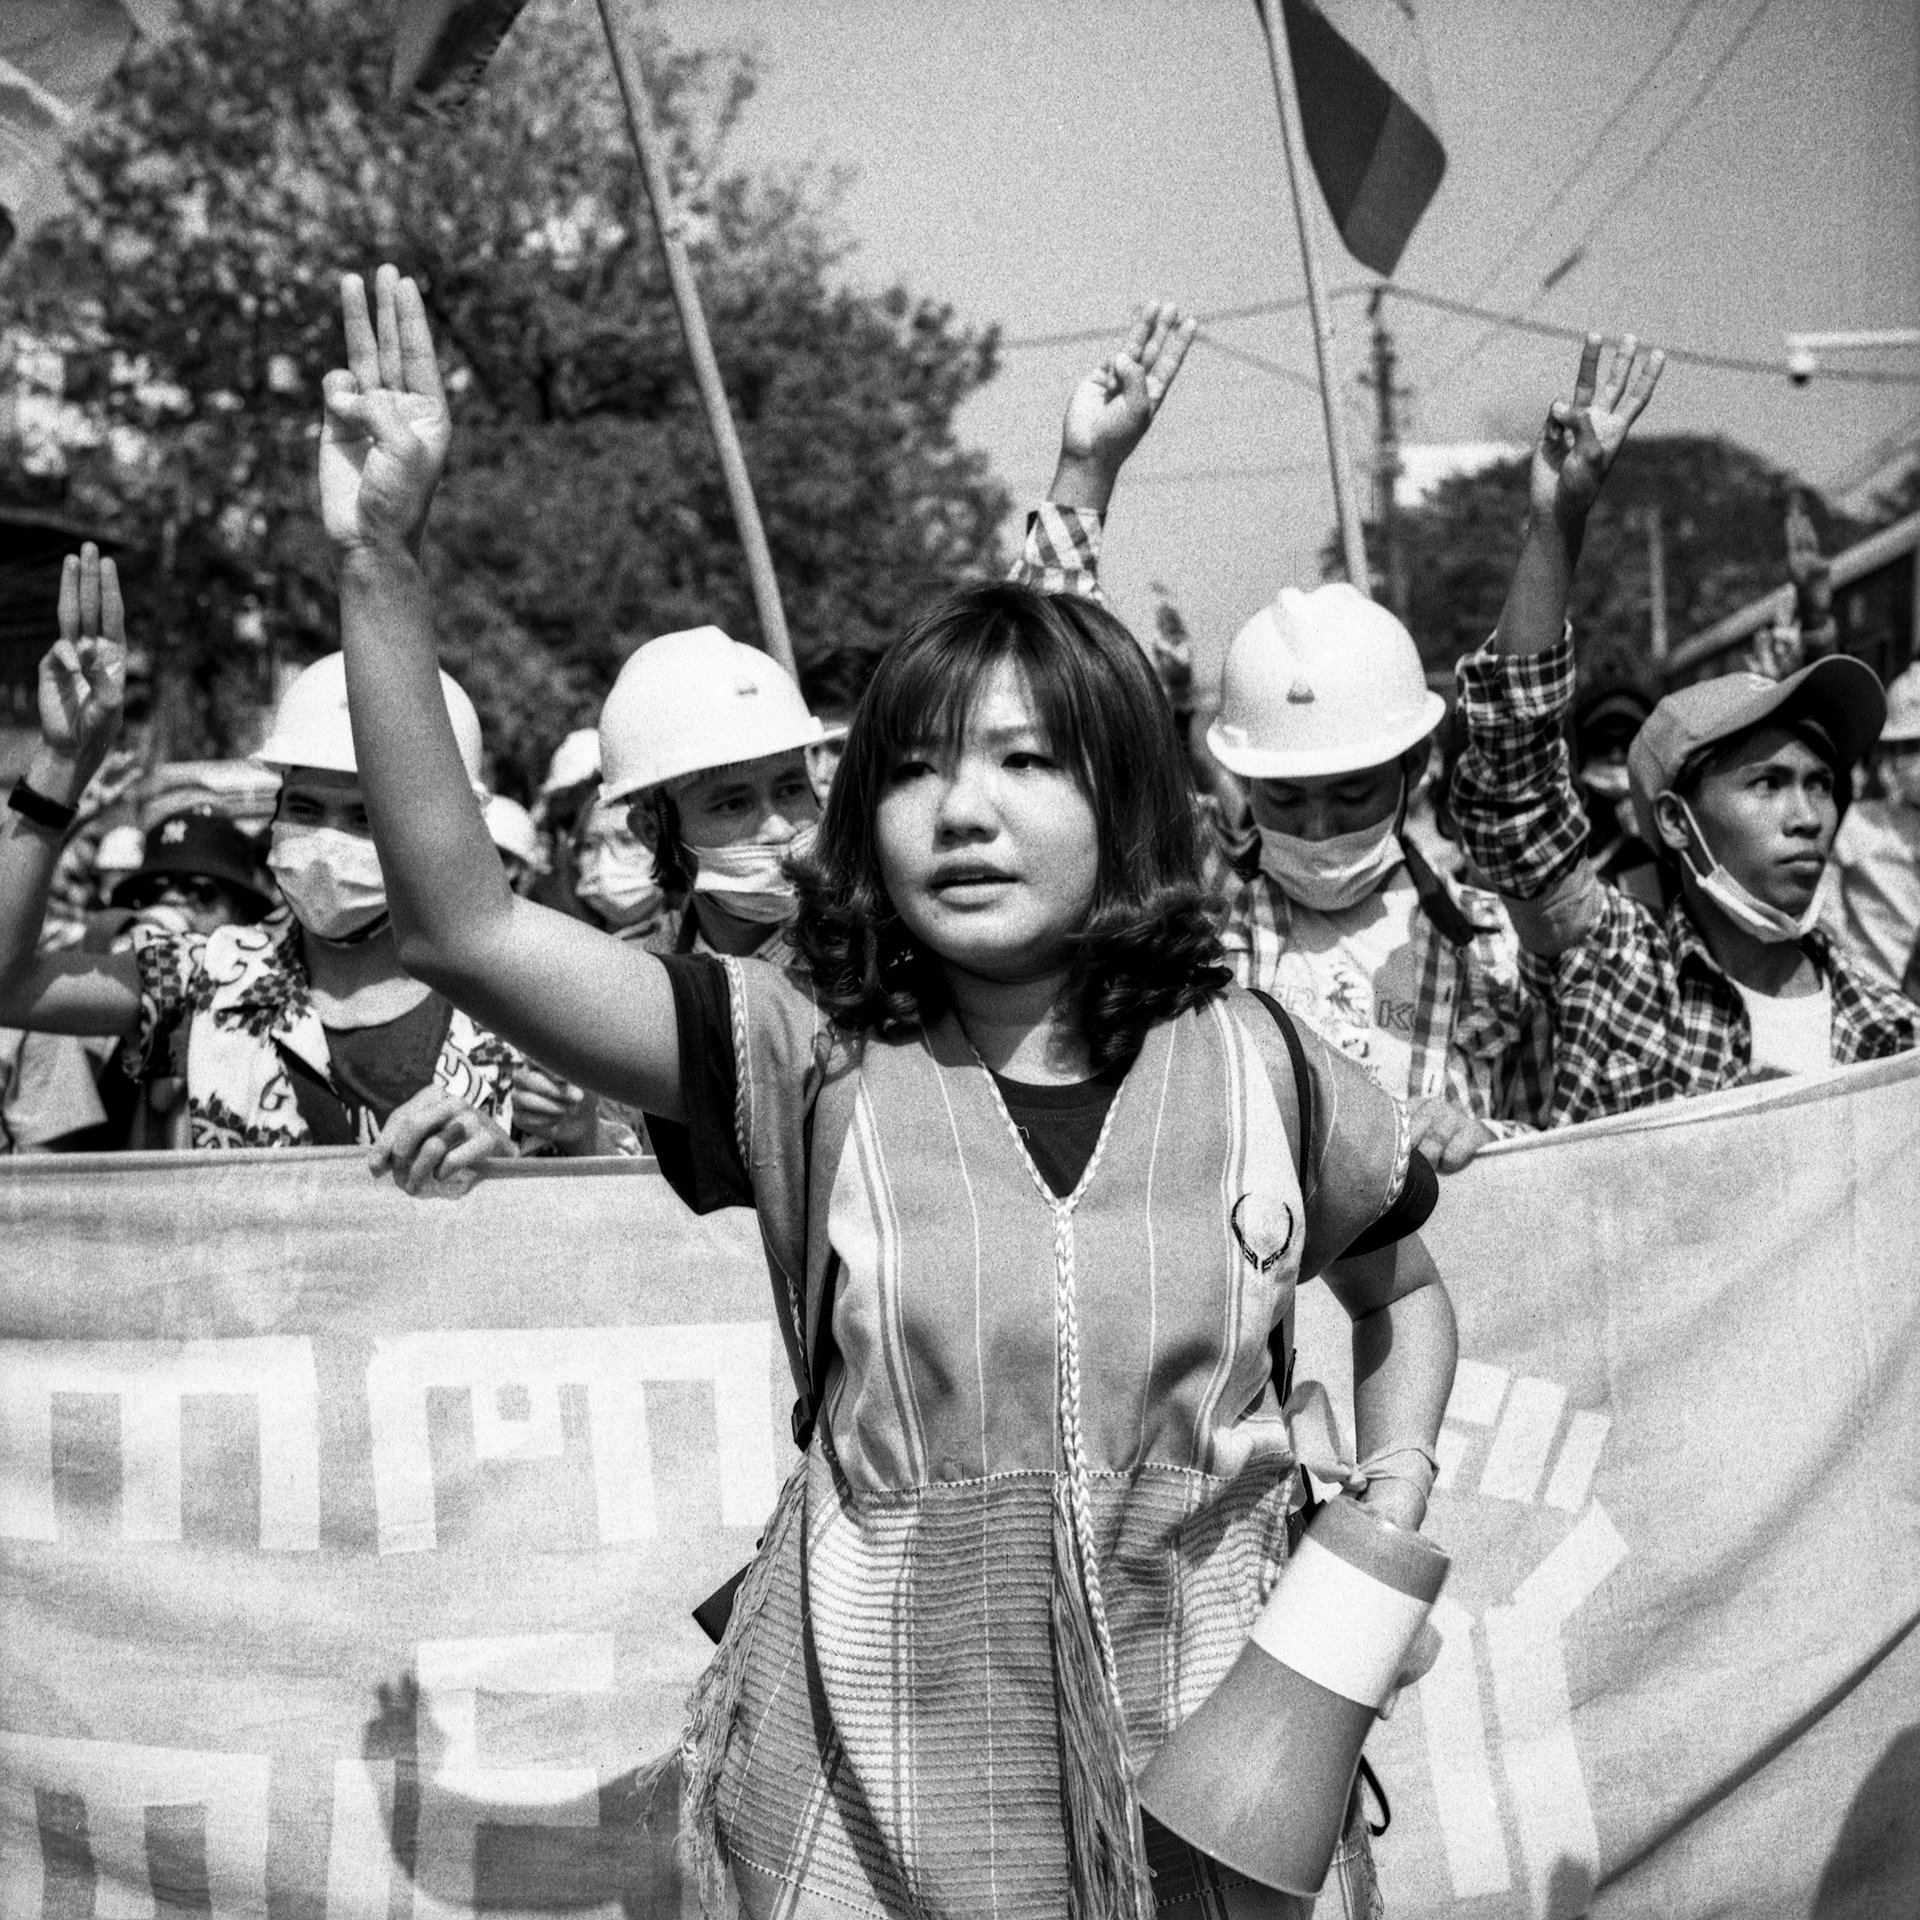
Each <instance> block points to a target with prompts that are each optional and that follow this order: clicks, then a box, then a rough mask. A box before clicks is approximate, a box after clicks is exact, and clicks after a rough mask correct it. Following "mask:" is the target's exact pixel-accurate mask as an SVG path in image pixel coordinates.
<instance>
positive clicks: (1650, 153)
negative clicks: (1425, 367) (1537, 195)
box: [1432, 0, 1773, 386]
mask: <svg viewBox="0 0 1920 1920" xmlns="http://www.w3.org/2000/svg"><path fill="white" fill-rule="evenodd" d="M1772 5H1773V0H1759V4H1758V5H1757V6H1755V8H1754V9H1753V11H1752V12H1751V13H1749V14H1748V15H1747V17H1746V19H1745V20H1743V21H1742V22H1741V24H1740V29H1739V31H1738V32H1737V33H1736V34H1735V35H1734V36H1733V38H1732V39H1731V40H1730V41H1728V43H1727V44H1726V46H1724V47H1723V48H1722V49H1721V50H1720V54H1719V57H1718V58H1717V59H1716V60H1715V61H1714V62H1713V64H1712V65H1711V66H1710V67H1708V69H1707V71H1706V72H1705V73H1704V74H1703V75H1702V76H1701V78H1700V81H1699V83H1698V85H1696V86H1695V88H1694V89H1693V91H1692V92H1691V93H1690V94H1689V95H1688V96H1687V98H1686V100H1685V102H1684V103H1683V104H1682V106H1681V108H1680V111H1679V113H1677V114H1676V115H1675V116H1674V118H1673V119H1672V120H1671V121H1669V122H1668V124H1667V130H1666V131H1665V132H1664V133H1663V134H1661V136H1660V138H1659V139H1658V140H1656V141H1655V142H1654V143H1653V145H1652V146H1651V147H1649V148H1648V149H1647V151H1646V152H1645V153H1644V154H1643V155H1642V156H1641V158H1640V163H1639V165H1638V166H1636V167H1635V168H1634V170H1633V171H1632V172H1631V173H1630V174H1628V175H1627V177H1626V179H1625V180H1624V181H1622V182H1621V184H1620V185H1619V186H1618V187H1616V188H1615V189H1614V191H1613V192H1612V194H1611V195H1610V196H1609V197H1608V198H1607V200H1606V201H1605V203H1604V204H1603V205H1602V206H1601V208H1600V211H1599V212H1598V213H1596V214H1595V215H1594V216H1593V218H1592V219H1591V220H1589V221H1588V222H1587V224H1586V226H1585V227H1584V228H1583V229H1582V231H1581V233H1580V235H1579V237H1578V238H1577V239H1576V240H1575V241H1574V242H1573V244H1572V245H1571V246H1569V247H1568V248H1567V250H1566V252H1565V253H1564V254H1563V255H1562V256H1561V259H1560V261H1559V262H1558V263H1557V265H1556V266H1555V267H1554V269H1553V271H1552V272H1550V273H1549V274H1548V275H1547V276H1546V279H1545V282H1544V283H1543V284H1542V286H1541V287H1540V289H1539V291H1538V292H1536V293H1535V294H1534V296H1533V298H1532V299H1531V300H1530V301H1528V303H1527V305H1526V308H1525V309H1524V311H1525V312H1526V313H1528V314H1531V313H1533V312H1534V311H1535V310H1536V309H1537V308H1538V307H1539V305H1540V303H1541V301H1542V300H1543V299H1545V298H1546V296H1547V294H1548V293H1549V292H1550V291H1551V290H1552V288H1553V287H1555V286H1557V285H1558V284H1559V283H1560V281H1562V280H1563V279H1565V278H1566V275H1567V273H1568V272H1570V271H1571V270H1572V268H1573V267H1575V266H1577V265H1578V264H1579V261H1580V259H1581V257H1582V256H1583V255H1584V254H1585V252H1586V249H1587V243H1588V241H1590V240H1591V239H1592V238H1593V236H1594V235H1595V234H1596V233H1597V232H1599V230H1600V228H1601V227H1602V226H1603V225H1605V223H1606V222H1607V221H1608V220H1609V219H1611V218H1612V216H1613V214H1614V212H1615V211H1616V210H1617V209H1618V207H1619V206H1620V204H1621V203H1622V202H1623V201H1624V200H1625V199H1626V197H1627V195H1628V194H1630V193H1631V192H1632V191H1633V190H1634V188H1635V187H1637V186H1638V185H1639V184H1640V182H1641V181H1642V180H1644V179H1645V178H1646V177H1647V175H1648V174H1649V173H1650V172H1651V171H1652V170H1653V167H1654V165H1655V163H1656V162H1657V161H1658V160H1659V158H1660V156H1661V155H1662V154H1663V153H1665V152H1666V150H1667V148H1668V147H1669V146H1671V145H1672V143H1673V140H1674V138H1675V136H1676V135H1677V134H1678V133H1679V131H1680V129H1681V128H1682V127H1684V126H1685V125H1686V123H1687V122H1688V121H1689V120H1690V119H1692V117H1693V114H1694V111H1695V109H1696V108H1698V107H1699V105H1700V103H1701V102H1702V101H1703V100H1704V99H1705V98H1706V97H1707V95H1708V94H1709V93H1710V92H1711V91H1712V90H1713V85H1714V82H1715V81H1717V80H1718V79H1719V78H1720V76H1721V75H1722V74H1723V73H1725V72H1726V70H1727V68H1728V67H1729V66H1731V65H1732V64H1733V61H1734V59H1735V57H1736V56H1737V55H1738V54H1739V52H1740V49H1741V48H1742V47H1744V46H1745V45H1746V44H1747V42H1748V40H1750V39H1751V38H1752V37H1753V31H1754V29H1755V28H1756V27H1757V26H1759V24H1760V20H1761V17H1762V16H1763V15H1764V14H1765V13H1766V12H1767V10H1768V9H1769V8H1770V7H1771V6H1772ZM1518 324H1519V321H1518V320H1517V319H1512V320H1508V321H1505V322H1503V323H1502V324H1499V325H1495V326H1491V327H1489V328H1488V329H1487V330H1486V331H1485V332H1484V333H1482V334H1481V335H1480V336H1479V337H1478V338H1477V339H1475V340H1474V341H1472V342H1471V343H1470V344H1469V345H1468V346H1467V347H1466V348H1465V349H1464V350H1463V351H1462V352H1460V353H1458V354H1456V355H1455V356H1454V357H1453V358H1452V359H1451V360H1449V361H1448V362H1447V364H1446V365H1445V366H1444V367H1442V368H1441V369H1440V371H1439V372H1438V373H1436V374H1435V375H1434V376H1433V378H1432V384H1433V385H1435V386H1439V385H1441V384H1443V383H1444V382H1445V381H1447V380H1448V379H1450V378H1451V377H1452V376H1453V375H1454V374H1456V373H1458V372H1459V371H1460V369H1461V368H1462V367H1464V366H1465V365H1466V364H1467V362H1468V361H1469V360H1472V359H1475V358H1476V357H1477V356H1478V355H1479V353H1480V352H1481V350H1482V349H1483V348H1484V347H1485V346H1486V345H1487V344H1488V343H1489V342H1490V341H1492V340H1494V339H1496V338H1498V336H1499V335H1500V334H1501V333H1503V332H1505V331H1506V329H1507V327H1508V326H1515V325H1518Z"/></svg>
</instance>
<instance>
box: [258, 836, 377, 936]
mask: <svg viewBox="0 0 1920 1920" xmlns="http://www.w3.org/2000/svg"><path fill="white" fill-rule="evenodd" d="M267 866H268V869H269V870H270V871H271V872H272V874H273V877H274V879H275V880H277V881H278V882H279V883H280V891H281V892H282V893H283V894H284V895H285V896H286V901H287V905H288V906H289V907H291V908H292V909H293V917H294V918H295V919H296V920H298V921H299V922H300V924H301V925H302V926H303V927H305V928H306V930H307V931H308V932H309V933H311V934H313V935H315V936H316V937H317V938H319V939H321V940H339V941H348V940H351V939H353V937H354V936H355V935H356V934H366V933H371V932H372V931H373V930H374V928H375V927H376V926H378V925H379V923H380V922H381V921H382V920H384V919H385V918H386V913H387V883H386V878H385V876H384V875H383V874H382V873H381V871H380V855H379V852H378V850H377V849H376V848H375V847H374V844H373V842H372V841H371V840H368V839H366V838H364V837H363V836H362V835H360V834H357V833H342V832H341V831H340V829H339V828H338V827H305V826H296V825H293V824H291V823H289V822H283V821H275V822H274V828H273V849H272V851H271V852H270V853H269V854H268V855H267Z"/></svg>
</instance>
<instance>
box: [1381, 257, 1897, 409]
mask: <svg viewBox="0 0 1920 1920" xmlns="http://www.w3.org/2000/svg"><path fill="white" fill-rule="evenodd" d="M1387 293H1388V296H1389V297H1390V298H1392V299H1397V300H1411V301H1412V302H1413V303H1414V305H1415V306H1419V307H1432V308H1433V309H1434V310H1435V311H1436V312H1439V313H1452V314H1459V315H1462V316H1464V317H1465V318H1467V319H1469V320H1486V321H1490V322H1492V323H1493V326H1492V332H1494V333H1499V332H1504V331H1511V332H1514V333H1533V334H1538V335H1540V336H1541V337H1542V338H1544V339H1549V340H1585V339H1586V337H1587V329H1585V328H1583V327H1569V326H1564V325H1561V324H1560V323H1559V322H1557V321H1553V320H1535V319H1534V318H1532V316H1531V315H1529V314H1526V313H1502V312H1501V311H1499V310H1498V309H1497V308H1494V307H1483V306H1481V305H1479V304H1478V303H1477V302H1475V301H1472V300H1455V299H1452V298H1451V297H1450V296H1448V295H1446V294H1444V293H1429V292H1428V291H1427V290H1426V289H1425V288H1424V287H1409V286H1405V285H1403V284H1402V283H1401V282H1399V281H1397V280H1396V281H1394V282H1393V283H1392V284H1391V285H1390V286H1389V287H1388V288H1387ZM1665 352H1666V356H1667V358H1668V359H1669V360H1678V361H1681V362H1683V363H1684V364H1686V365H1688V366H1693V367H1712V368H1715V369H1717V370H1718V371H1719V372H1722V373H1758V374H1765V375H1766V376H1768V377H1769V378H1771V379H1776V380H1777V379H1779V378H1780V377H1781V376H1782V375H1783V374H1784V373H1785V372H1786V362H1785V361H1784V360H1755V359H1751V358H1749V357H1747V356H1746V355H1743V354H1737V353H1711V352H1709V351H1708V350H1707V349H1706V348H1704V347H1667V348H1666V349H1665ZM1456 364H1458V363H1456ZM1440 377H1441V376H1439V375H1436V376H1435V379H1434V382H1433V384H1438V381H1439V379H1440ZM1820 378H1821V379H1822V380H1851V381H1854V382H1855V383H1857V384H1860V385H1864V386H1873V387H1910V386H1914V385H1917V384H1920V373H1889V372H1886V371H1884V370H1882V369H1879V368H1874V367H1822V368H1821V369H1820Z"/></svg>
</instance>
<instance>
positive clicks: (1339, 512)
mask: <svg viewBox="0 0 1920 1920" xmlns="http://www.w3.org/2000/svg"><path fill="white" fill-rule="evenodd" d="M605 3H606V0H602V5H604V4H605ZM1253 4H1254V10H1255V11H1256V12H1257V13H1258V14H1259V15H1260V26H1261V29H1262V31H1263V32H1264V33H1265V34H1266V36H1267V64H1268V66H1270V67H1271V68H1272V69H1273V97H1274V104H1275V105H1276V106H1277V107H1278V108H1279V110H1280V137H1281V141H1282V143H1283V144H1284V146H1285V148H1286V153H1287V185H1288V186H1289V187H1290V188H1292V190H1293V219H1294V225H1295V226H1296V227H1297V228H1298V229H1299V232H1300V259H1301V264H1302V265H1303V266H1304V267H1305V269H1306V276H1307V306H1308V308H1309V309H1310V310H1311V312H1312V314H1313V356H1314V359H1315V361H1316V362H1317V363H1318V365H1319V369H1320V411H1321V414H1322V417H1323V418H1324V419H1325V421H1326V428H1327V459H1328V462H1329V463H1330V464H1331V466H1332V468H1333V505H1334V513H1335V515H1336V517H1337V518H1338V520H1339V523H1340V551H1341V554H1342V555H1343V557H1344V558H1345V561H1346V567H1347V578H1348V579H1349V580H1351V581H1352V582H1353V584H1354V585H1355V586H1356V587H1358V588H1359V589H1360V591H1361V592H1362V593H1366V594H1371V593H1372V591H1373V581H1372V577H1371V575H1370V574H1369V573H1368V571H1367V546H1366V540H1365V538H1364V537H1363V535H1362V534H1361V531H1360V494H1359V490H1358V489H1357V488H1356V487H1355V485H1354V480H1353V455H1352V453H1351V451H1350V450H1349V449H1348V446H1347V420H1346V415H1345V413H1344V412H1343V411H1342V410H1341V404H1340V376H1339V372H1338V370H1337V368H1336V367H1335V365H1334V358H1333V314H1332V311H1331V309H1330V308H1329V307H1328V304H1327V293H1326V287H1325V285H1324V283H1323V282H1322V280H1321V278H1320V256H1319V253H1318V251H1317V250H1316V242H1315V240H1314V234H1313V204H1312V201H1311V200H1310V199H1309V197H1308V195H1309V187H1308V180H1309V177H1310V172H1311V167H1310V163H1309V161H1308V159H1307V139H1306V135H1305V133H1304V132H1302V130H1301V125H1300V95H1299V92H1298V90H1297V88H1296V87H1295V85H1294V79H1293V52H1292V49H1291V48H1290V47H1289V45H1288V43H1287V22H1286V16H1285V14H1284V13H1283V12H1282V9H1281V6H1280V4H1278V3H1277V0H1253Z"/></svg>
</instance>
